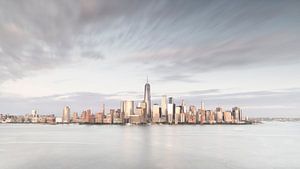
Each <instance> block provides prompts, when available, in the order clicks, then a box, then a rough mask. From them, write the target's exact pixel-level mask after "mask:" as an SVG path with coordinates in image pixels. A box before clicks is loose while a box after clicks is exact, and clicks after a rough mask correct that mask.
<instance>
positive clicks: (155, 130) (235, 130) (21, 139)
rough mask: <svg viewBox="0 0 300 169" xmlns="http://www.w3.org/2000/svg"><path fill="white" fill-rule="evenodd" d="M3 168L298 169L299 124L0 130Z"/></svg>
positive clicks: (4, 127)
mask: <svg viewBox="0 0 300 169" xmlns="http://www.w3.org/2000/svg"><path fill="white" fill-rule="evenodd" d="M0 133H1V137H0V161H1V162H0V168H1V169H19V168H22V169H38V168H43V169H60V168H74V169H82V168H84V169H87V168H91V169H93V168H95V169H96V168H108V169H109V168H136V169H139V168H170V169H171V168H228V169H238V168H242V169H247V168H249V169H250V168H264V169H268V168H270V169H271V168H272V169H273V168H276V169H277V168H278V169H279V168H289V169H293V168H295V169H296V168H299V166H300V161H299V157H300V152H299V150H300V135H299V133H300V123H299V122H268V123H264V124H259V125H240V126H238V125H212V126H210V125H205V126H201V125H196V126H194V125H192V126H189V125H185V126H168V125H152V126H111V125H109V126H88V125H87V126H86V125H53V126H52V125H31V124H18V125H16V124H1V125H0Z"/></svg>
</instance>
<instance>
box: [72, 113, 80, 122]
mask: <svg viewBox="0 0 300 169" xmlns="http://www.w3.org/2000/svg"><path fill="white" fill-rule="evenodd" d="M78 122H79V116H78V113H77V112H74V113H73V116H72V123H78Z"/></svg>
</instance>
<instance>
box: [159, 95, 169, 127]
mask: <svg viewBox="0 0 300 169" xmlns="http://www.w3.org/2000/svg"><path fill="white" fill-rule="evenodd" d="M167 117H168V100H167V96H166V95H163V96H162V99H161V120H160V121H161V122H166V121H167Z"/></svg>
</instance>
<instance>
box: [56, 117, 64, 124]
mask: <svg viewBox="0 0 300 169" xmlns="http://www.w3.org/2000/svg"><path fill="white" fill-rule="evenodd" d="M55 122H56V124H61V123H62V122H63V121H62V118H61V117H56V118H55Z"/></svg>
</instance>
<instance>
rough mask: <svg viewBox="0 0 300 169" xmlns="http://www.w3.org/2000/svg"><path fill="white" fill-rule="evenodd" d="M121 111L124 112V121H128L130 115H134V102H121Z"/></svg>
mask: <svg viewBox="0 0 300 169" xmlns="http://www.w3.org/2000/svg"><path fill="white" fill-rule="evenodd" d="M122 110H123V111H124V118H125V120H128V119H129V117H130V115H134V101H131V100H125V101H123V103H122Z"/></svg>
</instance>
